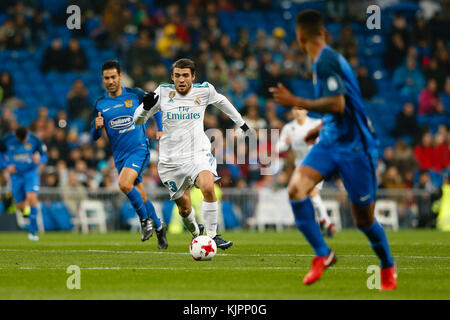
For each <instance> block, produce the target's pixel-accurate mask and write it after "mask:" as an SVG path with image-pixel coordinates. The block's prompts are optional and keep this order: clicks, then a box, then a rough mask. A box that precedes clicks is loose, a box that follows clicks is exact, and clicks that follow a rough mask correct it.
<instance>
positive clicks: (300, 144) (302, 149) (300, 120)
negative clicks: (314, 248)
mask: <svg viewBox="0 0 450 320" xmlns="http://www.w3.org/2000/svg"><path fill="white" fill-rule="evenodd" d="M292 113H293V115H294V120H292V121H291V122H289V123H287V124H286V125H285V126H284V127H283V129H282V130H281V135H280V140H279V141H278V144H277V146H278V151H279V152H284V151H287V150H289V147H291V148H292V150H293V151H294V155H295V165H296V167H299V166H300V164H301V163H302V160H303V159H304V158H305V157H306V154H307V153H308V152H309V150H311V148H312V145H313V144H314V142H312V141H308V140H305V138H306V136H307V133H308V131H310V130H311V129H314V128H317V126H320V125H321V123H322V120H320V119H314V118H310V117H308V111H307V110H305V109H302V108H300V107H293V108H292ZM322 186H323V180H322V181H321V182H319V183H318V184H317V185H316V186H315V187H314V188H313V189H312V190H311V192H310V193H309V196H310V197H311V202H312V203H313V205H314V207H315V209H316V211H317V212H318V214H319V224H320V228H321V230H322V233H323V234H324V235H326V236H328V237H330V238H331V237H333V234H334V232H336V227H335V226H334V224H333V223H331V220H330V217H329V216H328V214H327V210H326V208H325V205H324V204H323V201H322V198H321V197H320V190H321V189H322Z"/></svg>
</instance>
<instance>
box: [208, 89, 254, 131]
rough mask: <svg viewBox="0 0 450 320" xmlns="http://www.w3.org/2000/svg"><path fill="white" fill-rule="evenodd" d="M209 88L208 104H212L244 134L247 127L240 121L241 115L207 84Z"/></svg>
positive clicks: (225, 98)
mask: <svg viewBox="0 0 450 320" xmlns="http://www.w3.org/2000/svg"><path fill="white" fill-rule="evenodd" d="M208 87H209V99H208V104H212V105H213V106H215V107H216V108H219V109H220V110H221V111H222V112H223V113H225V114H226V115H227V116H228V117H230V119H231V120H233V122H234V123H236V125H237V126H238V127H239V128H241V129H242V131H244V132H246V131H247V130H249V127H248V125H247V124H246V123H245V121H244V119H242V116H241V114H240V113H239V111H237V110H236V108H235V107H234V106H233V105H232V104H231V102H230V101H229V100H228V99H227V97H225V96H224V95H223V94H220V93H218V92H217V91H216V89H215V88H214V86H213V85H212V84H208Z"/></svg>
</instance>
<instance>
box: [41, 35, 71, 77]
mask: <svg viewBox="0 0 450 320" xmlns="http://www.w3.org/2000/svg"><path fill="white" fill-rule="evenodd" d="M69 66H70V62H69V60H68V59H67V53H66V51H65V50H64V49H63V43H62V40H61V39H60V38H55V39H53V41H52V43H51V45H50V47H48V48H47V50H45V53H44V57H43V59H42V66H41V68H42V71H43V72H49V71H59V72H64V71H66V70H67V69H68V68H69Z"/></svg>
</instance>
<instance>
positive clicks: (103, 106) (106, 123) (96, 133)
mask: <svg viewBox="0 0 450 320" xmlns="http://www.w3.org/2000/svg"><path fill="white" fill-rule="evenodd" d="M102 79H103V84H104V85H105V88H106V91H105V94H104V95H103V96H101V97H100V98H99V99H97V101H96V103H95V109H94V114H93V116H94V120H93V123H92V128H91V134H92V137H93V139H94V140H97V139H99V138H100V137H101V135H102V129H105V131H106V134H107V136H108V138H109V141H110V143H111V148H112V152H113V158H114V163H115V165H116V169H117V171H118V173H119V188H120V190H121V191H122V192H123V193H124V194H125V195H126V196H127V197H128V199H129V200H130V202H131V204H132V205H133V208H134V209H135V210H136V212H137V214H138V216H139V219H140V223H141V240H142V241H146V240H148V239H149V238H150V237H151V236H152V234H153V223H154V224H155V229H156V234H157V237H158V248H159V249H163V250H164V249H167V247H168V243H167V237H166V233H167V226H166V225H165V223H162V222H161V221H160V220H159V218H158V216H157V215H156V211H155V208H154V206H153V204H152V203H151V202H150V200H148V199H147V193H146V192H145V189H144V184H143V183H142V171H143V170H144V169H145V168H146V167H147V165H148V163H149V160H150V143H149V140H148V138H147V135H146V133H145V129H146V126H145V125H135V124H134V122H133V115H134V111H135V110H136V108H137V107H138V106H139V104H141V102H142V100H143V97H144V95H145V92H144V91H143V90H141V89H139V88H126V87H123V86H122V85H121V79H122V73H121V69H120V64H119V62H117V61H106V62H105V63H104V64H103V66H102ZM154 118H155V120H156V124H157V127H158V131H159V132H158V137H159V136H160V134H161V133H160V132H161V131H162V123H161V114H160V113H158V114H155V116H154ZM152 221H153V223H152Z"/></svg>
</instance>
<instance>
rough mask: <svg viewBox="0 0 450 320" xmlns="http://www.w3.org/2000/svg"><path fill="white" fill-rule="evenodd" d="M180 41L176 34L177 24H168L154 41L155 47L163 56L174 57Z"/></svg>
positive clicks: (179, 46) (180, 43)
mask: <svg viewBox="0 0 450 320" xmlns="http://www.w3.org/2000/svg"><path fill="white" fill-rule="evenodd" d="M181 45H182V42H181V40H180V39H179V38H178V36H177V26H176V25H174V24H168V25H166V26H165V27H164V32H163V35H162V36H161V37H160V38H159V39H158V40H157V42H156V49H157V50H158V52H159V53H160V54H161V56H163V57H164V58H174V57H175V55H176V53H177V50H178V49H179V48H181Z"/></svg>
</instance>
